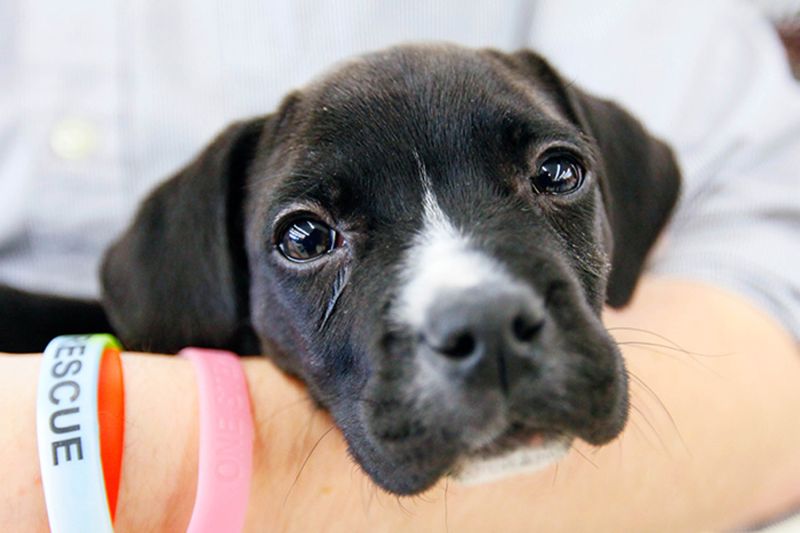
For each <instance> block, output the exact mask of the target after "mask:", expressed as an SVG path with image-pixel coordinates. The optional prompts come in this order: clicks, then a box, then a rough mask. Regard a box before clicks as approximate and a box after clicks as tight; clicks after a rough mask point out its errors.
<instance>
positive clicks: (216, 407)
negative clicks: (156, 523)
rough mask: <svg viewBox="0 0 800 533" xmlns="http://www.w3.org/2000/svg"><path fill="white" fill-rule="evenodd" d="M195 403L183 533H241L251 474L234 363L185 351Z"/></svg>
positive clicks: (242, 387) (246, 412) (246, 403)
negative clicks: (190, 488) (192, 489)
mask: <svg viewBox="0 0 800 533" xmlns="http://www.w3.org/2000/svg"><path fill="white" fill-rule="evenodd" d="M179 355H180V356H181V357H185V358H186V359H189V360H191V361H192V364H193V365H194V370H195V375H196V376H197V389H198V396H199V400H200V460H199V462H198V467H197V471H198V474H197V494H196V496H195V500H194V509H193V510H192V518H191V520H190V522H189V527H188V529H187V530H186V531H187V532H189V533H222V532H228V531H231V532H233V531H237V532H238V531H241V530H242V529H243V528H244V520H245V515H246V513H247V499H248V496H249V495H250V477H251V475H252V473H253V416H252V414H251V412H250V395H249V394H248V392H247V381H246V380H245V377H244V372H242V365H241V363H240V362H239V358H238V357H237V356H235V355H234V354H232V353H230V352H223V351H219V350H205V349H200V348H185V349H184V350H182V351H181V352H180V354H179Z"/></svg>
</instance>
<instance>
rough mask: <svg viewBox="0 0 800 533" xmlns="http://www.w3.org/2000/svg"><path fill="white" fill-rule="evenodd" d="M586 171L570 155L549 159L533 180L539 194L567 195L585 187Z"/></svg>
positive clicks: (540, 165) (541, 166) (544, 162)
mask: <svg viewBox="0 0 800 533" xmlns="http://www.w3.org/2000/svg"><path fill="white" fill-rule="evenodd" d="M584 174H585V171H584V169H583V166H582V165H581V164H580V163H579V162H578V160H577V159H576V158H575V157H573V156H571V155H569V154H556V155H551V156H549V157H547V158H546V159H545V160H544V161H543V162H542V163H540V164H539V168H538V169H537V171H536V175H535V176H533V178H531V181H532V183H533V189H534V190H535V191H536V192H537V193H539V194H555V195H558V194H567V193H571V192H573V191H576V190H578V188H579V187H580V186H581V185H583V179H584Z"/></svg>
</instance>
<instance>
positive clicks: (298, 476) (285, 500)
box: [283, 425, 336, 507]
mask: <svg viewBox="0 0 800 533" xmlns="http://www.w3.org/2000/svg"><path fill="white" fill-rule="evenodd" d="M335 427H336V426H335V425H331V427H329V428H328V429H327V430H325V432H324V433H323V434H322V435H320V437H319V438H318V439H317V442H315V443H314V446H312V447H311V451H309V452H308V455H307V456H306V458H305V460H304V461H303V464H302V465H300V470H298V471H297V475H296V476H295V477H294V481H292V485H291V486H290V487H289V490H288V491H286V496H285V497H284V498H283V505H284V507H285V506H286V502H287V501H288V500H289V495H290V494H291V493H292V490H293V489H294V487H295V485H297V481H298V480H299V479H300V475H301V474H302V473H303V470H304V469H305V467H306V465H307V464H308V461H309V459H311V456H312V455H313V454H314V451H316V449H317V446H319V443H320V442H322V439H324V438H325V437H327V436H328V434H329V433H330V432H331V431H333V429H334V428H335Z"/></svg>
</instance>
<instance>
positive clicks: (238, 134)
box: [102, 117, 272, 353]
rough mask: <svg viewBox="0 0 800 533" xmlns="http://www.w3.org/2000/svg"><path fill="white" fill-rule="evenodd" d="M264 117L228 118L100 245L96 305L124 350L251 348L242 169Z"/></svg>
mask: <svg viewBox="0 0 800 533" xmlns="http://www.w3.org/2000/svg"><path fill="white" fill-rule="evenodd" d="M271 123H272V118H271V117H262V118H258V119H254V120H250V121H246V122H239V123H236V124H233V125H231V126H229V127H228V128H227V129H226V130H225V131H224V132H223V133H221V134H220V135H219V136H218V137H217V138H216V139H214V141H213V142H211V144H210V145H208V146H207V147H206V148H205V150H204V151H203V152H202V153H201V154H200V155H199V156H197V157H196V158H195V160H194V161H192V162H191V163H190V164H189V165H187V166H186V167H185V168H183V169H182V170H181V171H180V172H178V173H177V174H176V175H175V176H173V177H172V178H170V179H169V180H168V181H166V182H165V183H163V184H162V185H161V186H160V187H158V188H157V189H156V190H155V191H153V192H152V193H151V194H150V196H149V197H148V198H147V199H146V200H145V201H144V202H143V203H142V205H141V207H140V209H139V211H138V213H137V215H136V218H135V219H134V221H133V223H132V224H131V226H130V227H129V228H128V229H127V231H126V232H125V233H124V234H123V235H122V236H121V237H120V238H119V239H118V240H117V241H116V242H115V243H114V244H113V246H111V248H110V249H109V250H108V251H107V253H106V256H105V260H104V262H103V265H102V281H103V306H104V308H105V310H106V312H107V313H108V316H109V318H110V320H111V324H112V325H113V327H114V330H115V331H116V333H117V335H119V336H120V338H121V339H122V342H123V343H124V344H125V346H126V347H127V348H130V349H135V350H145V351H157V352H160V353H175V352H176V351H178V350H180V349H181V348H183V347H185V346H204V347H213V348H226V349H229V350H234V351H237V352H239V353H256V352H257V350H258V346H257V342H256V341H255V336H254V334H253V333H252V330H251V328H250V322H249V309H248V301H249V299H248V291H249V271H248V270H249V269H248V265H247V259H246V255H245V249H244V237H243V223H244V222H243V220H244V215H243V203H244V196H245V192H246V189H247V175H248V170H249V167H250V165H251V163H252V161H253V160H254V158H255V155H256V153H257V147H259V146H260V143H263V142H264V141H265V140H268V137H269V133H268V131H269V129H270V125H271ZM265 132H267V133H265Z"/></svg>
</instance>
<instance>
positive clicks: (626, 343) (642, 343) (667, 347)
mask: <svg viewBox="0 0 800 533" xmlns="http://www.w3.org/2000/svg"><path fill="white" fill-rule="evenodd" d="M615 342H616V343H617V346H652V347H655V348H664V349H665V350H672V351H675V352H680V353H682V354H685V355H692V356H698V357H714V358H716V357H730V356H732V355H736V354H735V353H733V352H728V353H718V354H713V353H700V352H690V351H689V350H686V349H685V348H681V347H676V346H670V345H667V344H659V343H657V342H646V341H615Z"/></svg>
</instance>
